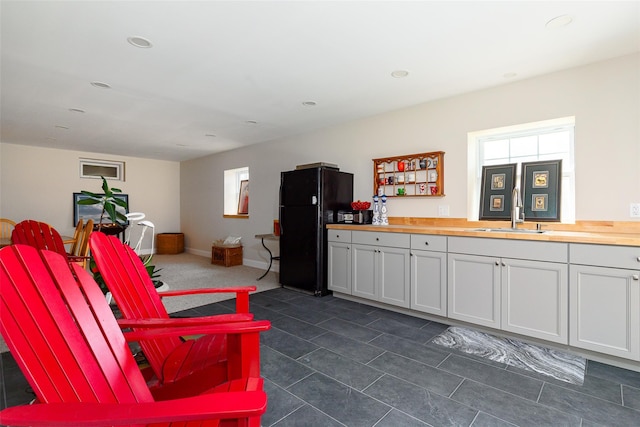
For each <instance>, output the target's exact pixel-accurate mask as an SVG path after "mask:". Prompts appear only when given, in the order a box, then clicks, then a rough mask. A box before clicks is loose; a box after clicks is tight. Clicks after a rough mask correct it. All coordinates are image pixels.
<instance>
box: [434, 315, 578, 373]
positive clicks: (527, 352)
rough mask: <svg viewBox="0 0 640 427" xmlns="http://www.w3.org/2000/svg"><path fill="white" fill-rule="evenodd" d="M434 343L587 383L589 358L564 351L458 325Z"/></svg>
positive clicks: (518, 366)
mask: <svg viewBox="0 0 640 427" xmlns="http://www.w3.org/2000/svg"><path fill="white" fill-rule="evenodd" d="M431 342H432V343H434V344H438V345H442V346H444V347H447V348H453V349H456V350H459V351H462V352H464V353H467V354H473V355H475V356H479V357H483V358H486V359H489V360H492V361H494V362H500V363H504V364H506V365H509V366H515V367H517V368H521V369H527V370H529V371H534V372H537V373H539V374H543V375H547V376H550V377H553V378H555V379H558V380H561V381H565V382H568V383H571V384H578V385H582V383H583V382H584V370H585V367H586V363H587V361H586V360H585V359H584V358H583V357H580V356H576V355H573V354H570V353H566V352H564V351H559V350H553V349H550V348H546V347H541V346H537V345H533V344H528V343H525V342H522V341H518V340H515V339H511V338H503V337H496V336H493V335H489V334H486V333H484V332H480V331H476V330H474V329H468V328H461V327H456V326H451V327H449V328H448V329H447V330H446V331H444V332H443V333H441V334H440V335H438V336H437V337H435V338H434V339H433V340H432V341H431Z"/></svg>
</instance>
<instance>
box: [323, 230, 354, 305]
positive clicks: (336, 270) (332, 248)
mask: <svg viewBox="0 0 640 427" xmlns="http://www.w3.org/2000/svg"><path fill="white" fill-rule="evenodd" d="M328 251H329V253H328V265H327V281H328V282H327V286H328V288H329V290H331V291H336V292H342V293H345V294H351V244H350V243H338V242H329V247H328Z"/></svg>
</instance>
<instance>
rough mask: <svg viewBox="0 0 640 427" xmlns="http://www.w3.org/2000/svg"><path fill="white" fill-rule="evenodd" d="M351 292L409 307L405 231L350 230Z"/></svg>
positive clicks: (407, 243) (407, 245)
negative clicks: (403, 232)
mask: <svg viewBox="0 0 640 427" xmlns="http://www.w3.org/2000/svg"><path fill="white" fill-rule="evenodd" d="M352 242H353V243H352V245H351V248H352V249H351V255H352V262H351V265H352V282H351V283H352V295H354V296H359V297H362V298H368V299H372V300H375V301H380V302H384V303H387V304H392V305H396V306H400V307H406V308H408V307H409V304H410V280H409V245H410V237H409V235H408V234H400V233H383V232H381V233H378V232H367V231H354V232H353V233H352Z"/></svg>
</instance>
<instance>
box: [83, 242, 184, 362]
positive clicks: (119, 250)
mask: <svg viewBox="0 0 640 427" xmlns="http://www.w3.org/2000/svg"><path fill="white" fill-rule="evenodd" d="M89 244H90V247H91V253H92V255H93V257H94V260H95V262H96V265H97V266H98V269H99V270H100V273H101V274H102V277H103V278H104V281H105V283H106V284H107V287H108V288H109V291H111V294H112V295H113V298H114V299H115V301H116V304H117V305H118V308H119V309H120V311H121V312H122V315H123V316H124V317H125V318H126V319H149V318H160V319H166V318H169V314H168V313H167V310H166V309H165V307H164V304H162V300H161V299H160V296H159V295H158V292H157V291H156V289H155V286H154V285H153V282H152V281H151V278H150V277H149V273H148V272H147V270H146V268H145V266H144V264H143V263H142V261H141V260H140V258H139V257H138V255H137V254H136V253H135V252H134V251H133V249H131V247H129V246H128V245H123V244H122V243H121V242H120V241H119V240H118V239H117V238H116V237H115V236H107V235H105V234H104V233H100V232H96V233H92V234H91V237H90V238H89ZM181 342H182V341H181V340H180V338H178V337H172V338H159V339H155V340H152V341H147V342H145V343H141V345H142V346H143V352H144V355H145V356H146V358H147V360H148V362H149V364H150V365H151V367H152V369H153V371H154V372H156V374H160V373H161V372H162V365H163V363H164V360H165V358H166V355H167V354H169V353H170V352H171V351H172V350H173V349H175V348H176V347H178V346H180V344H181Z"/></svg>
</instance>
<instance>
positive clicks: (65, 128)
mask: <svg viewBox="0 0 640 427" xmlns="http://www.w3.org/2000/svg"><path fill="white" fill-rule="evenodd" d="M55 127H56V129H62V130H69V127H68V126H63V125H56V126H55Z"/></svg>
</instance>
